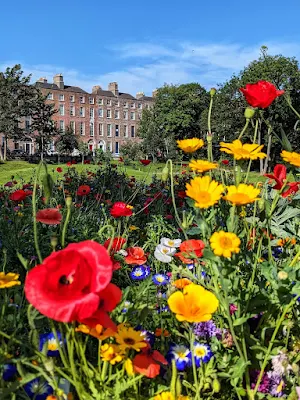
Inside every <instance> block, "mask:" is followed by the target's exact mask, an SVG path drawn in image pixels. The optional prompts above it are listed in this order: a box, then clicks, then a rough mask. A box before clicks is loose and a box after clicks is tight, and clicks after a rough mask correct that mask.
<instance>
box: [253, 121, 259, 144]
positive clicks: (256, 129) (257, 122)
mask: <svg viewBox="0 0 300 400" xmlns="http://www.w3.org/2000/svg"><path fill="white" fill-rule="evenodd" d="M258 124H259V119H258V118H257V120H256V122H255V129H254V137H253V143H255V142H256V137H257V132H258Z"/></svg>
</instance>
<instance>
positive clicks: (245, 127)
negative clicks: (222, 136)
mask: <svg viewBox="0 0 300 400" xmlns="http://www.w3.org/2000/svg"><path fill="white" fill-rule="evenodd" d="M249 122H250V119H249V118H247V119H246V123H245V125H244V128H243V129H242V131H241V133H240V135H239V137H238V140H241V138H242V136H243V134H244V133H245V132H246V129H247V128H248V125H249Z"/></svg>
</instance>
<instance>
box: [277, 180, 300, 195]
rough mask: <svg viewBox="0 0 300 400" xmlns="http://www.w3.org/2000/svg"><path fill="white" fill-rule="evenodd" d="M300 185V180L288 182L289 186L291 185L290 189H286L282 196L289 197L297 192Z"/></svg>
mask: <svg viewBox="0 0 300 400" xmlns="http://www.w3.org/2000/svg"><path fill="white" fill-rule="evenodd" d="M299 185H300V182H291V183H288V184H287V186H288V187H289V188H288V190H286V191H285V192H283V193H282V194H281V196H282V197H288V196H291V195H292V194H295V193H297V192H298V190H299Z"/></svg>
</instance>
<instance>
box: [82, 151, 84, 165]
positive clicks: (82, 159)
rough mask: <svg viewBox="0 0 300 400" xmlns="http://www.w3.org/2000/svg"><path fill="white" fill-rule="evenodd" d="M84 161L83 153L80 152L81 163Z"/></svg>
mask: <svg viewBox="0 0 300 400" xmlns="http://www.w3.org/2000/svg"><path fill="white" fill-rule="evenodd" d="M83 163H84V154H83V153H82V154H81V164H83Z"/></svg>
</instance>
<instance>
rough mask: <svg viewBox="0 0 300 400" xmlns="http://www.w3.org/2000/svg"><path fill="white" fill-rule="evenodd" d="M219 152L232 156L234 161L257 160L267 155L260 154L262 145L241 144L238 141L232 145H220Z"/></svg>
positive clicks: (222, 143)
mask: <svg viewBox="0 0 300 400" xmlns="http://www.w3.org/2000/svg"><path fill="white" fill-rule="evenodd" d="M220 146H221V148H220V150H221V151H224V152H225V153H227V154H232V155H233V157H234V158H235V160H249V159H250V160H257V159H258V158H265V157H267V155H266V154H265V153H262V152H261V149H262V148H263V147H264V145H261V146H259V145H258V144H255V143H246V144H242V142H241V141H240V140H238V139H237V140H234V141H233V142H232V143H224V142H221V143H220Z"/></svg>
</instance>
